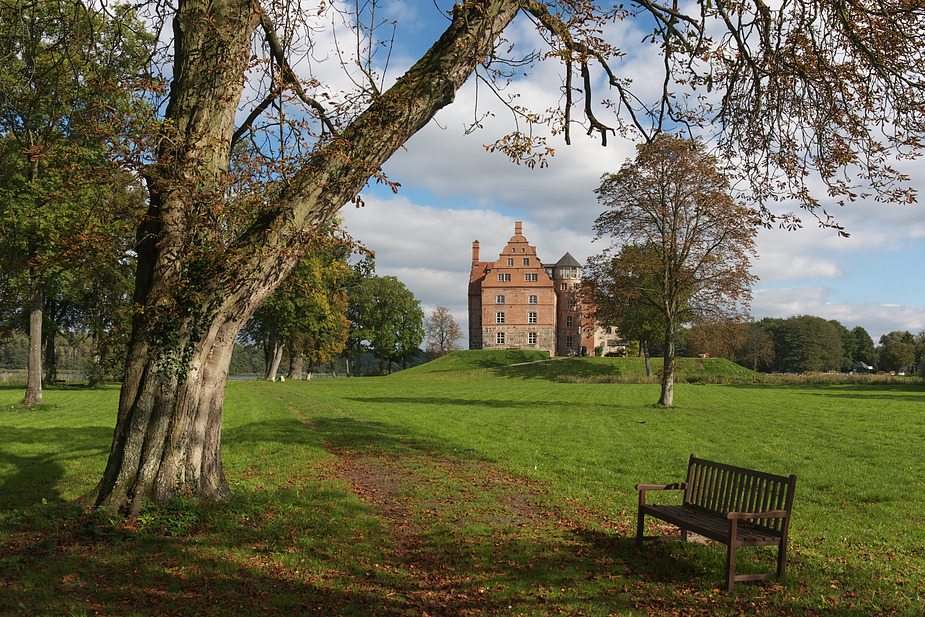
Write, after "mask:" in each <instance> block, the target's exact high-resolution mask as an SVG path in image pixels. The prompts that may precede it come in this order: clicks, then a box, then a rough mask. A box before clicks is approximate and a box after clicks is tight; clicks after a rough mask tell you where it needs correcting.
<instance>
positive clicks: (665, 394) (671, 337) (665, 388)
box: [658, 328, 675, 407]
mask: <svg viewBox="0 0 925 617" xmlns="http://www.w3.org/2000/svg"><path fill="white" fill-rule="evenodd" d="M674 371H675V331H674V329H673V328H669V329H668V330H667V331H666V333H665V362H664V366H662V393H661V396H660V397H659V399H658V404H659V405H663V406H665V407H671V406H672V405H673V404H674Z"/></svg>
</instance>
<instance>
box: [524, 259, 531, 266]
mask: <svg viewBox="0 0 925 617" xmlns="http://www.w3.org/2000/svg"><path fill="white" fill-rule="evenodd" d="M524 265H525V266H529V265H530V258H529V257H524Z"/></svg>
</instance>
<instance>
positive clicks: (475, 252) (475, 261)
mask: <svg viewBox="0 0 925 617" xmlns="http://www.w3.org/2000/svg"><path fill="white" fill-rule="evenodd" d="M477 265H479V241H478V240H476V241H475V242H473V243H472V267H473V268H474V267H475V266H477Z"/></svg>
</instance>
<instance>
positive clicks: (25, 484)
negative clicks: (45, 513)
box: [0, 426, 112, 512]
mask: <svg viewBox="0 0 925 617" xmlns="http://www.w3.org/2000/svg"><path fill="white" fill-rule="evenodd" d="M110 439H112V429H111V428H105V427H99V426H93V427H85V428H69V429H54V428H52V429H35V428H10V427H3V428H2V429H0V440H2V443H3V446H2V447H0V465H2V466H5V467H6V466H8V467H9V468H10V469H11V471H8V472H5V473H3V474H2V476H0V478H2V479H0V512H2V511H4V510H10V509H17V508H27V507H30V506H32V505H34V504H36V503H42V500H45V502H46V503H48V502H52V501H60V500H61V499H62V497H61V487H60V483H61V481H62V479H63V478H64V476H65V466H66V465H67V464H68V462H69V461H76V460H80V459H85V458H90V457H99V456H105V454H106V453H107V452H108V448H107V447H106V445H105V444H107V443H108V441H109V440H110Z"/></svg>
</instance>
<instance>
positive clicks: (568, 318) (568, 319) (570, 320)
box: [501, 313, 575, 328]
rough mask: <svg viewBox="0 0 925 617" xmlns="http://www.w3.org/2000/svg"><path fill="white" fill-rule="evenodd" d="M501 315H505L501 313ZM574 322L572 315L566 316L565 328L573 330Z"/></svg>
mask: <svg viewBox="0 0 925 617" xmlns="http://www.w3.org/2000/svg"><path fill="white" fill-rule="evenodd" d="M501 314H502V315H503V314H504V313H501ZM574 321H575V319H574V318H573V317H572V316H571V315H566V316H565V327H566V328H571V327H572V325H573V324H574Z"/></svg>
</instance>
